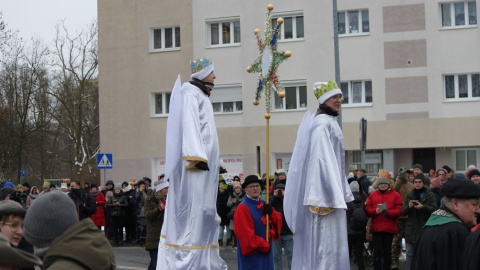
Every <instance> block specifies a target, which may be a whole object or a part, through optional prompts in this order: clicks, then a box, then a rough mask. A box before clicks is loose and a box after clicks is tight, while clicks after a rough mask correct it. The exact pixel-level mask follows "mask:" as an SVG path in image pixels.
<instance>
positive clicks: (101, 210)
mask: <svg viewBox="0 0 480 270" xmlns="http://www.w3.org/2000/svg"><path fill="white" fill-rule="evenodd" d="M92 197H93V198H95V201H97V212H95V214H93V215H91V216H90V218H91V219H92V221H93V223H95V225H96V226H97V227H99V226H105V225H107V223H106V222H105V204H106V203H107V201H106V200H105V196H103V193H102V192H99V193H98V194H97V195H96V196H92Z"/></svg>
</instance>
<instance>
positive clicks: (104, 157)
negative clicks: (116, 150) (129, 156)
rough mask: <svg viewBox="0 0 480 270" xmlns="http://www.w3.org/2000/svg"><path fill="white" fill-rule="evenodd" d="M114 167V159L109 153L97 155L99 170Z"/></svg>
mask: <svg viewBox="0 0 480 270" xmlns="http://www.w3.org/2000/svg"><path fill="white" fill-rule="evenodd" d="M112 167H113V157H112V154H111V153H109V154H107V153H98V154H97V168H98V169H111V168H112Z"/></svg>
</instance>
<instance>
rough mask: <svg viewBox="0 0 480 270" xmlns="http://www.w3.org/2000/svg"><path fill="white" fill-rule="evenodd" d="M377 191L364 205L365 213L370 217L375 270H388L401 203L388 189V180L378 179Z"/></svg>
mask: <svg viewBox="0 0 480 270" xmlns="http://www.w3.org/2000/svg"><path fill="white" fill-rule="evenodd" d="M377 182H378V190H377V191H375V192H372V194H370V196H369V197H368V199H367V201H366V203H365V212H366V213H367V215H368V216H370V217H372V221H371V225H370V231H371V232H372V234H373V245H374V247H375V252H374V257H373V260H374V267H375V270H382V269H385V270H387V269H388V270H389V269H390V268H391V264H392V240H393V236H394V235H395V234H396V233H398V218H399V217H400V216H401V214H402V206H403V201H402V197H401V196H400V194H398V192H396V191H394V190H391V189H390V180H388V179H386V178H378V180H377Z"/></svg>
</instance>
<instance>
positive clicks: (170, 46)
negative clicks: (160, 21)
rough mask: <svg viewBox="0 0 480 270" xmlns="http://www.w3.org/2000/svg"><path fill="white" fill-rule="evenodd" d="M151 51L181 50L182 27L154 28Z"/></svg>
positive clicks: (151, 34) (151, 33) (152, 30)
mask: <svg viewBox="0 0 480 270" xmlns="http://www.w3.org/2000/svg"><path fill="white" fill-rule="evenodd" d="M150 38H151V42H150V44H151V46H150V50H151V51H171V50H178V49H180V27H169V28H152V29H151V31H150Z"/></svg>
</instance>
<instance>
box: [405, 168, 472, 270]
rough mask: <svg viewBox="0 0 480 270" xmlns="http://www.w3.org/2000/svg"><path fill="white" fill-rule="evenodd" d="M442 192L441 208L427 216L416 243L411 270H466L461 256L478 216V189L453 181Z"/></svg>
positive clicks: (465, 181)
mask: <svg viewBox="0 0 480 270" xmlns="http://www.w3.org/2000/svg"><path fill="white" fill-rule="evenodd" d="M441 192H442V194H443V195H444V197H443V198H442V205H441V206H440V208H439V209H438V210H436V211H435V212H433V213H432V214H431V215H430V218H429V219H428V221H427V223H426V224H425V226H424V227H423V229H422V230H421V231H420V235H419V237H418V239H417V242H416V246H415V251H414V254H413V258H412V267H411V269H413V270H424V269H429V270H447V269H448V270H451V269H462V270H463V269H466V268H462V263H463V262H462V253H463V250H464V245H465V241H466V239H467V237H468V236H469V234H470V228H472V227H473V226H475V225H476V223H477V216H478V215H479V214H480V210H479V209H480V208H479V199H480V185H477V184H474V183H473V182H472V181H470V180H460V179H455V178H453V179H450V180H449V181H448V182H446V183H445V184H444V185H443V187H442V189H441ZM475 256H478V253H477V254H475ZM471 259H473V258H471Z"/></svg>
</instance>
